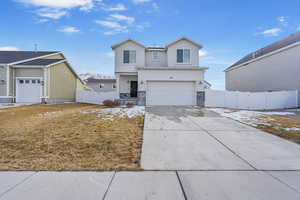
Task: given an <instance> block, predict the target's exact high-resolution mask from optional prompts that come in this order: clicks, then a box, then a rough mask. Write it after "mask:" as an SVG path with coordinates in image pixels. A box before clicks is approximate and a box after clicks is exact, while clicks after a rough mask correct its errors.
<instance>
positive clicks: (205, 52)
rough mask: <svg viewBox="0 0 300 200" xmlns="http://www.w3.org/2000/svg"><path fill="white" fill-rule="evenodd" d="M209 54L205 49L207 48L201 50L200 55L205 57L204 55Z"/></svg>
mask: <svg viewBox="0 0 300 200" xmlns="http://www.w3.org/2000/svg"><path fill="white" fill-rule="evenodd" d="M206 55H207V51H205V50H202V49H201V50H199V56H200V57H203V56H206Z"/></svg>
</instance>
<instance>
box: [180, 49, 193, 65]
mask: <svg viewBox="0 0 300 200" xmlns="http://www.w3.org/2000/svg"><path fill="white" fill-rule="evenodd" d="M190 62H191V50H190V49H177V63H181V64H189V63H190Z"/></svg>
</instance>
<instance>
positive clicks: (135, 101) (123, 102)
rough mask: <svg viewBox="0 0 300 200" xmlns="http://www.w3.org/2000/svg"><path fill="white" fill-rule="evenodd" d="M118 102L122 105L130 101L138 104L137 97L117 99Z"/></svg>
mask: <svg viewBox="0 0 300 200" xmlns="http://www.w3.org/2000/svg"><path fill="white" fill-rule="evenodd" d="M117 102H119V103H120V104H121V105H126V104H128V103H130V104H134V105H136V104H137V98H128V99H117Z"/></svg>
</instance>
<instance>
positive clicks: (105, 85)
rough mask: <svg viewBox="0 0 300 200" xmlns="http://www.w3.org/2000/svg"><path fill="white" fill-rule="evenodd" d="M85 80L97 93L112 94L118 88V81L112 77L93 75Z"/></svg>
mask: <svg viewBox="0 0 300 200" xmlns="http://www.w3.org/2000/svg"><path fill="white" fill-rule="evenodd" d="M83 80H84V82H85V83H86V86H87V87H88V88H90V89H92V90H93V91H95V92H111V91H116V88H117V86H116V79H115V78H114V77H112V76H101V75H95V76H94V75H91V76H90V77H87V78H85V79H83Z"/></svg>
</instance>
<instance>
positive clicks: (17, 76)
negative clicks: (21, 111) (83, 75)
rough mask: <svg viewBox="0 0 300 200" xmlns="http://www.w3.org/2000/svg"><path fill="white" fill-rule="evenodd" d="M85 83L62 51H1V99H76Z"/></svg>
mask: <svg viewBox="0 0 300 200" xmlns="http://www.w3.org/2000/svg"><path fill="white" fill-rule="evenodd" d="M84 87H85V86H84V82H82V80H81V79H80V78H79V77H78V76H77V74H76V73H75V71H74V70H73V69H72V67H71V66H70V64H69V63H68V62H67V60H66V58H65V57H64V55H63V54H62V53H60V52H42V51H38V52H32V51H0V103H14V102H15V103H42V102H48V103H55V102H68V101H74V100H75V93H76V90H77V89H79V90H81V89H84Z"/></svg>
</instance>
